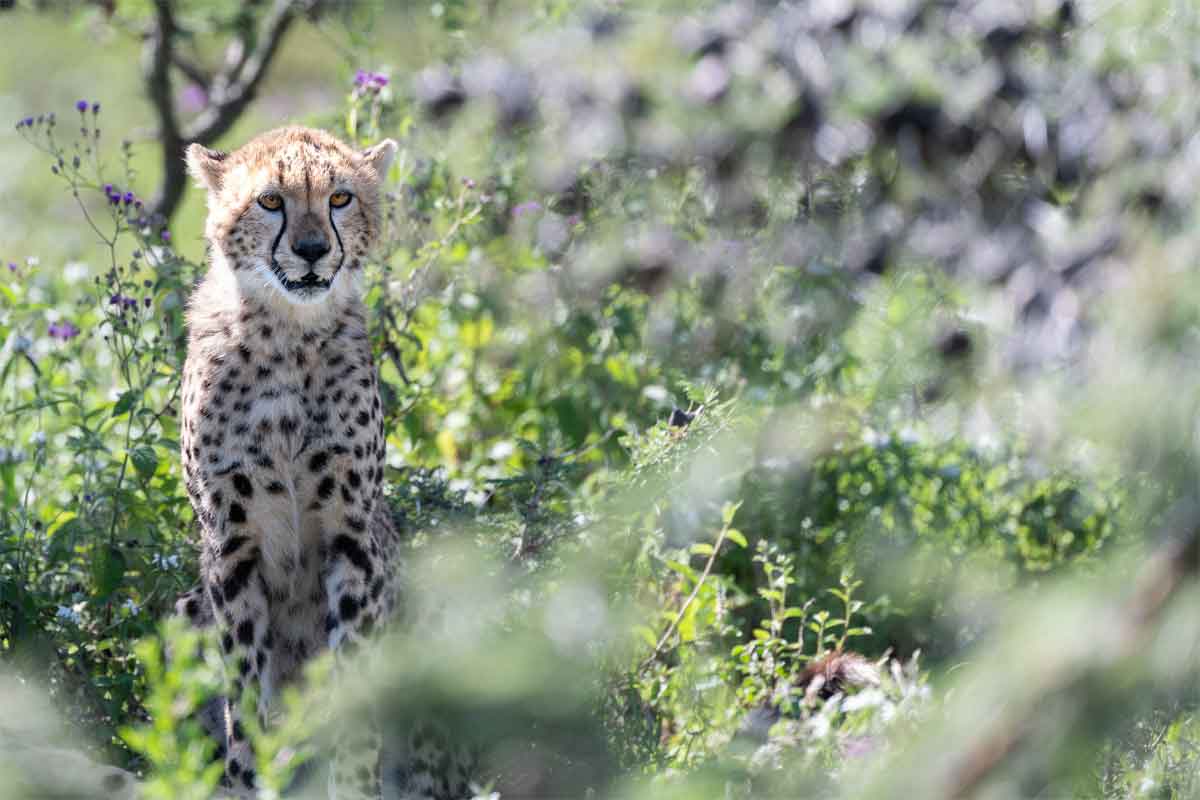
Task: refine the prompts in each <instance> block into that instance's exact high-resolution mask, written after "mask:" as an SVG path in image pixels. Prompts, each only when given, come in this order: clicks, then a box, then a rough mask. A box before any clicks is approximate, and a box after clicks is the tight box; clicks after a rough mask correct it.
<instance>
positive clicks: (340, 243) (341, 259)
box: [329, 203, 346, 283]
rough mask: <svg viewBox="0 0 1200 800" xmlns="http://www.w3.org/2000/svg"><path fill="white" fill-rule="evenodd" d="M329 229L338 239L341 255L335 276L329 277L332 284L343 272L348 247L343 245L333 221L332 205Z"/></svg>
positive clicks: (331, 205)
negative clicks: (331, 229)
mask: <svg viewBox="0 0 1200 800" xmlns="http://www.w3.org/2000/svg"><path fill="white" fill-rule="evenodd" d="M329 227H331V228H333V238H335V239H337V243H338V252H339V253H341V255H339V256H338V265H337V269H335V270H334V271H333V274H332V275H330V276H329V282H330V283H332V282H333V279H334V278H336V277H337V274H338V273H339V272H341V271H342V262H344V261H345V260H346V247H345V245H343V244H342V235H341V234H340V233H338V229H337V223H335V222H334V221H333V204H332V203H330V204H329Z"/></svg>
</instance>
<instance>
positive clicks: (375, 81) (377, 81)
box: [371, 72, 388, 89]
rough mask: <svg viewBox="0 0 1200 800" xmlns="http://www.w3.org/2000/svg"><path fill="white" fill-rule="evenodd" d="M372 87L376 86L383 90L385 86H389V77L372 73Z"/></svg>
mask: <svg viewBox="0 0 1200 800" xmlns="http://www.w3.org/2000/svg"><path fill="white" fill-rule="evenodd" d="M371 85H372V86H375V87H377V88H380V89H382V88H383V87H384V86H387V85H388V78H387V75H383V74H381V73H378V72H373V73H371Z"/></svg>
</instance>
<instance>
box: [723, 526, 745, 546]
mask: <svg viewBox="0 0 1200 800" xmlns="http://www.w3.org/2000/svg"><path fill="white" fill-rule="evenodd" d="M725 538H726V539H728V540H730V541H731V542H733V543H734V544H736V545H737V546H738V547H742V548H745V547H749V546H750V543H749V542H747V541H746V537H745V536H744V535H742V532H741V531H739V530H738V529H737V528H730V529H729V530H727V531H725Z"/></svg>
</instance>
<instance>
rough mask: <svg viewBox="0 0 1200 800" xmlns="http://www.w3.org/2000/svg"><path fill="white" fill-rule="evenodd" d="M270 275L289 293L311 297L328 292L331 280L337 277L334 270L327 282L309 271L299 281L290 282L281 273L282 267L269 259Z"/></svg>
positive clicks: (285, 274) (284, 274) (285, 275)
mask: <svg viewBox="0 0 1200 800" xmlns="http://www.w3.org/2000/svg"><path fill="white" fill-rule="evenodd" d="M271 274H272V275H274V276H275V279H276V280H277V281H279V285H280V286H282V287H283V288H284V289H286V290H287V291H289V292H295V293H296V294H305V295H312V294H316V293H317V292H325V291H329V288H330V287H331V286H333V279H334V278H335V277H337V270H334V272H333V275H330V276H329V278H328V280H326V279H325V278H322V277H320V276H318V275H317V273H315V272H313V271H312V270H309V271H308V272H307V273H305V275H304V277H303V278H301V279H300V280H292V279H291V278H289V277H288V276H287V273H286V272H284V271H283V267H281V266H279V262H278V261H276V260H275V259H271Z"/></svg>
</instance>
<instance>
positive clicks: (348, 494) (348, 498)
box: [342, 483, 354, 503]
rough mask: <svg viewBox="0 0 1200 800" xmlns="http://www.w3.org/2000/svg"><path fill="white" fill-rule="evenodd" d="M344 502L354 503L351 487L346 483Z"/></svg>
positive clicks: (343, 490)
mask: <svg viewBox="0 0 1200 800" xmlns="http://www.w3.org/2000/svg"><path fill="white" fill-rule="evenodd" d="M342 501H343V502H345V503H353V502H354V495H353V494H352V493H351V491H350V487H349V486H347V485H346V484H344V483H343V484H342Z"/></svg>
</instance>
